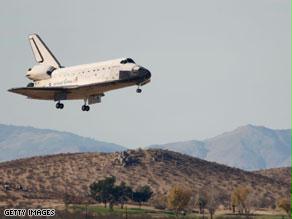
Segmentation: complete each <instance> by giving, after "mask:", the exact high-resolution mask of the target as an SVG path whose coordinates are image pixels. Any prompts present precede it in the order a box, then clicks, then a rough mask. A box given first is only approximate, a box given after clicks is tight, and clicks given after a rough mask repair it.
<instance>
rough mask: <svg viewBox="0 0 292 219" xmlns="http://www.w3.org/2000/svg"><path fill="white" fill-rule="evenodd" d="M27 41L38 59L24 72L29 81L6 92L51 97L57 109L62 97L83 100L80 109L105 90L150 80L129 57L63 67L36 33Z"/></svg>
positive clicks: (98, 100)
mask: <svg viewBox="0 0 292 219" xmlns="http://www.w3.org/2000/svg"><path fill="white" fill-rule="evenodd" d="M29 42H30V45H31V49H32V52H33V55H34V57H35V60H36V62H37V64H36V65H34V66H33V67H32V68H29V69H28V71H27V72H26V77H27V78H28V79H30V80H31V82H30V83H28V84H27V86H26V87H19V88H11V89H9V90H8V91H10V92H13V93H16V94H21V95H24V96H26V97H28V98H30V99H39V100H53V101H55V102H56V108H57V109H63V108H64V103H63V101H65V100H79V99H80V100H83V101H84V104H83V105H82V107H81V109H82V111H89V109H90V107H89V105H92V104H96V103H100V102H101V98H102V97H103V96H104V95H105V93H106V92H109V91H112V90H116V89H120V88H125V87H129V86H137V90H136V92H137V93H141V92H142V90H141V86H143V85H145V84H147V83H149V82H150V81H151V73H150V71H149V70H147V69H146V68H144V67H142V66H141V65H138V64H136V63H135V62H134V60H133V59H132V58H119V59H113V60H108V61H102V62H96V63H91V64H83V65H76V66H70V67H64V66H62V65H61V64H60V62H59V61H58V60H57V59H56V57H55V56H54V55H53V53H52V52H51V51H50V50H49V48H48V47H47V46H46V44H45V43H44V42H43V41H42V39H41V38H40V37H39V36H38V35H37V34H31V35H29Z"/></svg>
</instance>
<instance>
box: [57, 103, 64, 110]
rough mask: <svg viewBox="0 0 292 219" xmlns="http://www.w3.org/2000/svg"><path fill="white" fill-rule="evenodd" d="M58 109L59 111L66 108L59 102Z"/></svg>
mask: <svg viewBox="0 0 292 219" xmlns="http://www.w3.org/2000/svg"><path fill="white" fill-rule="evenodd" d="M56 108H57V109H63V108H64V104H63V103H60V102H58V103H56Z"/></svg>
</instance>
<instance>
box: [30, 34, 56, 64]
mask: <svg viewBox="0 0 292 219" xmlns="http://www.w3.org/2000/svg"><path fill="white" fill-rule="evenodd" d="M28 38H29V42H30V46H31V48H32V52H33V54H34V57H35V60H36V61H37V62H38V63H41V64H45V65H50V66H53V67H55V68H60V67H61V65H60V63H59V61H58V60H57V59H56V57H55V56H54V55H53V53H52V52H51V51H50V50H49V48H48V47H47V46H46V44H45V43H44V42H43V41H42V39H41V38H40V37H39V36H38V35H37V34H31V35H29V37H28Z"/></svg>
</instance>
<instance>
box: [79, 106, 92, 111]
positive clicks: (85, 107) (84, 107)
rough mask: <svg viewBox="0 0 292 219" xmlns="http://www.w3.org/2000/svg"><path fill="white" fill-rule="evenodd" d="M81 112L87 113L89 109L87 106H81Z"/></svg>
mask: <svg viewBox="0 0 292 219" xmlns="http://www.w3.org/2000/svg"><path fill="white" fill-rule="evenodd" d="M81 110H82V111H89V110H90V107H89V106H87V105H83V106H82V107H81Z"/></svg>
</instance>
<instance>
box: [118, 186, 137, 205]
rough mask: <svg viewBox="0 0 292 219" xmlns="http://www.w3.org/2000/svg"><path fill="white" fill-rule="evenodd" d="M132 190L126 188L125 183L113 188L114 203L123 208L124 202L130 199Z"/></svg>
mask: <svg viewBox="0 0 292 219" xmlns="http://www.w3.org/2000/svg"><path fill="white" fill-rule="evenodd" d="M132 193H133V191H132V188H131V187H129V186H127V185H126V183H125V182H121V184H120V185H118V186H116V187H115V195H116V201H117V202H118V203H119V204H120V205H121V208H124V204H125V202H127V201H128V200H129V199H131V198H132Z"/></svg>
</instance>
